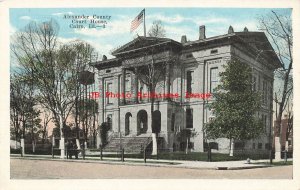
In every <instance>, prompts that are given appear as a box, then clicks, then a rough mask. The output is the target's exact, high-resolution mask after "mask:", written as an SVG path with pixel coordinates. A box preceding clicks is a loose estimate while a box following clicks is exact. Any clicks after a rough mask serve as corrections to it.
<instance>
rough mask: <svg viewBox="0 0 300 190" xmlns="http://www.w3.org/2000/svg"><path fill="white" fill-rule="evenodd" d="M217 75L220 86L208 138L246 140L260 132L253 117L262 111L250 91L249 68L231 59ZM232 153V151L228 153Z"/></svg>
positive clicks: (207, 134) (260, 124) (213, 106)
mask: <svg viewBox="0 0 300 190" xmlns="http://www.w3.org/2000/svg"><path fill="white" fill-rule="evenodd" d="M224 67H225V71H224V72H222V73H220V77H221V82H222V83H221V84H220V85H219V86H218V87H217V88H216V89H215V91H214V94H213V96H214V98H215V101H214V102H213V103H211V105H210V109H212V110H213V112H214V114H215V118H214V119H213V120H211V121H210V122H209V123H208V124H206V125H205V127H204V131H205V133H206V136H207V138H209V139H216V138H228V139H230V141H231V142H230V147H231V144H232V143H233V142H234V141H233V140H249V139H253V138H256V137H258V136H259V135H261V133H262V132H263V124H262V121H261V120H260V119H258V118H257V117H256V116H255V115H256V114H257V111H259V110H260V108H261V98H260V97H261V96H260V94H259V93H258V92H254V91H253V90H252V81H251V80H252V77H251V68H250V67H249V66H248V65H247V64H246V63H243V62H241V61H239V60H238V59H235V58H233V59H231V60H230V61H229V62H228V63H227V65H225V66H224ZM230 152H231V151H230Z"/></svg>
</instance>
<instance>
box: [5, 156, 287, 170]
mask: <svg viewBox="0 0 300 190" xmlns="http://www.w3.org/2000/svg"><path fill="white" fill-rule="evenodd" d="M10 157H11V158H13V159H30V160H52V161H60V162H84V163H98V164H113V165H133V166H134V165H137V166H152V167H173V168H189V169H205V170H239V169H253V168H263V167H272V166H270V165H268V164H264V163H268V162H269V160H251V163H250V164H247V163H246V160H240V161H224V162H203V161H184V160H156V159H147V162H146V163H144V160H143V159H135V158H125V161H124V162H121V161H120V158H109V157H104V158H103V160H100V158H99V157H89V156H86V157H85V160H83V159H82V157H79V159H61V158H59V156H55V157H54V158H52V156H51V155H25V157H21V156H20V155H19V154H11V155H10ZM282 161H284V160H282ZM288 161H292V159H288Z"/></svg>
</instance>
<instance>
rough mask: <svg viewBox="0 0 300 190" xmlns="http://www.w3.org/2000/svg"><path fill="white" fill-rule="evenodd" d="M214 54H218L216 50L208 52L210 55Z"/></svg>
mask: <svg viewBox="0 0 300 190" xmlns="http://www.w3.org/2000/svg"><path fill="white" fill-rule="evenodd" d="M215 53H218V50H217V49H213V50H211V51H210V54H215Z"/></svg>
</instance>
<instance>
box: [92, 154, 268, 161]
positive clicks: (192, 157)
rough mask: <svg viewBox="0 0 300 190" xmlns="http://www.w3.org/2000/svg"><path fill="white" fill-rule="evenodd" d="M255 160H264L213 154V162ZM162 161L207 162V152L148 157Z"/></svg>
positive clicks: (128, 155) (257, 156)
mask: <svg viewBox="0 0 300 190" xmlns="http://www.w3.org/2000/svg"><path fill="white" fill-rule="evenodd" d="M91 157H100V155H93V156H92V155H91ZM105 157H113V158H114V157H115V158H119V157H120V154H103V158H105ZM124 157H125V158H139V159H143V158H144V157H143V154H125V155H124ZM248 157H249V158H251V159H252V160H253V159H263V158H265V157H264V156H262V155H236V156H229V155H228V154H221V153H212V161H213V162H218V161H236V160H246V159H247V158H248ZM157 158H158V159H160V160H188V161H207V153H206V152H190V153H188V154H185V153H184V152H164V153H159V154H158V156H152V155H147V159H157Z"/></svg>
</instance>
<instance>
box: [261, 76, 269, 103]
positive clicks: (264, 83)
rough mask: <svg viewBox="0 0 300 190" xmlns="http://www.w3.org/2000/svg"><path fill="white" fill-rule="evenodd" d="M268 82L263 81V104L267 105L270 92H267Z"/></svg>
mask: <svg viewBox="0 0 300 190" xmlns="http://www.w3.org/2000/svg"><path fill="white" fill-rule="evenodd" d="M267 90H268V89H267V81H265V80H264V81H263V88H262V95H263V97H262V98H263V104H267V99H268V91H267Z"/></svg>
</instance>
